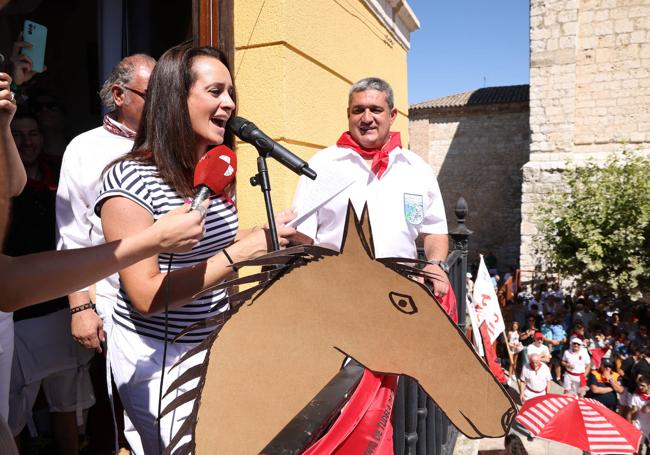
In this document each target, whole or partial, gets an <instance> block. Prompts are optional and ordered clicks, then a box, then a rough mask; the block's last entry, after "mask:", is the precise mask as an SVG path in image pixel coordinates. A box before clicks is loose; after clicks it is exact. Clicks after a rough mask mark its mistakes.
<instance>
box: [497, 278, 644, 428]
mask: <svg viewBox="0 0 650 455" xmlns="http://www.w3.org/2000/svg"><path fill="white" fill-rule="evenodd" d="M503 312H504V319H505V320H506V321H507V330H506V334H505V335H506V336H505V340H504V342H503V343H502V347H503V349H502V354H501V358H502V359H503V363H504V365H505V366H506V368H507V370H508V371H509V373H510V376H511V377H515V378H516V379H517V382H518V385H519V392H520V398H521V401H522V402H525V401H526V400H528V399H531V398H533V397H537V396H541V395H545V394H548V393H551V384H552V383H556V384H557V386H558V388H559V387H561V390H562V393H564V394H570V395H573V396H577V397H587V398H592V399H594V400H597V401H599V402H600V403H602V404H603V405H605V406H606V407H607V408H609V409H611V410H612V411H615V412H618V413H619V414H620V415H622V416H623V417H624V418H626V419H627V420H628V421H629V422H631V423H634V424H635V425H637V426H638V427H639V428H640V429H641V430H642V431H643V433H644V435H645V437H646V438H647V437H648V436H649V435H650V395H649V394H648V392H649V391H650V389H649V384H648V382H649V381H650V348H649V346H648V326H649V325H650V311H649V310H648V308H647V305H644V304H634V303H633V302H626V303H623V302H621V301H620V300H617V299H614V298H608V297H606V296H601V295H599V294H598V293H597V292H595V291H591V292H588V291H581V290H575V291H574V292H572V293H569V292H565V291H563V290H561V289H560V287H559V286H558V284H557V282H553V283H551V284H547V283H542V284H541V285H540V286H539V287H538V288H537V289H535V291H534V292H533V291H532V289H531V288H530V287H529V288H527V289H526V290H525V291H522V292H519V293H518V294H516V293H513V298H512V299H511V300H510V301H508V302H507V304H506V306H505V307H504V308H503ZM506 342H507V347H506V346H505V344H506ZM557 390H558V389H556V392H555V393H557Z"/></svg>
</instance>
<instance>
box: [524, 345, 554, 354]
mask: <svg viewBox="0 0 650 455" xmlns="http://www.w3.org/2000/svg"><path fill="white" fill-rule="evenodd" d="M526 350H527V351H528V357H530V356H531V355H533V354H539V356H540V357H545V356H549V357H550V356H551V352H550V351H549V350H548V346H546V345H545V344H543V345H541V346H539V347H538V346H535V345H534V344H529V345H528V346H527V347H526Z"/></svg>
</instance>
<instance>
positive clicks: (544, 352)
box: [526, 332, 551, 363]
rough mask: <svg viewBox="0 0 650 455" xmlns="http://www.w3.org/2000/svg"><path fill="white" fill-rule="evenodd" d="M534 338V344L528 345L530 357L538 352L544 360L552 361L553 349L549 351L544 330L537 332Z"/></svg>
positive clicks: (527, 349) (546, 361)
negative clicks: (545, 342)
mask: <svg viewBox="0 0 650 455" xmlns="http://www.w3.org/2000/svg"><path fill="white" fill-rule="evenodd" d="M533 340H534V341H533V344H529V345H528V346H527V347H526V351H527V353H528V358H529V359H530V356H531V355H532V354H537V355H538V356H539V359H540V360H541V361H542V362H544V363H549V362H550V361H551V351H549V350H548V346H546V345H545V344H544V335H543V334H542V332H535V335H534V336H533Z"/></svg>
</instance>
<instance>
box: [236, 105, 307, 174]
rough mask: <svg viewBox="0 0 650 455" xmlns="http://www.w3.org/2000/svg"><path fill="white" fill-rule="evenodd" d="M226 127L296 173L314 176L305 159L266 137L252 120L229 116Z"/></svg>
mask: <svg viewBox="0 0 650 455" xmlns="http://www.w3.org/2000/svg"><path fill="white" fill-rule="evenodd" d="M227 127H228V129H229V130H230V131H232V133H233V134H235V135H236V136H237V137H238V138H239V139H241V140H242V141H244V142H248V143H249V144H252V145H254V146H255V148H256V149H257V150H258V151H259V152H260V153H261V154H263V155H264V156H266V155H268V156H270V157H271V158H275V159H276V160H278V161H279V162H280V163H282V164H283V165H285V166H286V167H288V168H289V169H291V170H292V171H293V172H295V173H296V174H298V175H305V176H307V177H309V178H310V179H312V180H314V179H315V178H316V172H314V170H313V169H312V168H310V167H309V165H308V164H307V162H306V161H305V160H303V159H301V158H298V157H297V156H296V155H294V154H293V153H291V152H290V151H289V150H287V149H286V148H284V147H282V146H281V145H280V144H278V143H277V142H275V141H274V140H273V139H271V138H270V137H268V136H267V135H266V134H264V133H263V132H262V130H260V129H259V128H258V127H257V126H255V124H254V123H253V122H250V121H248V120H246V119H245V118H243V117H231V118H230V120H228V125H227Z"/></svg>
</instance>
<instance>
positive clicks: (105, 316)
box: [56, 54, 156, 352]
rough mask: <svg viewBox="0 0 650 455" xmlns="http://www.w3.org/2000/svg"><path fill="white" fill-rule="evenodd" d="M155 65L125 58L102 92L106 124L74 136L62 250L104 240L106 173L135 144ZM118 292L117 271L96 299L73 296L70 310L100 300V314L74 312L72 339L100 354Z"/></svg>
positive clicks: (61, 205) (62, 188) (85, 292)
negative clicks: (99, 208) (101, 206)
mask: <svg viewBox="0 0 650 455" xmlns="http://www.w3.org/2000/svg"><path fill="white" fill-rule="evenodd" d="M155 63H156V61H155V60H154V59H153V58H151V57H149V56H148V55H144V54H136V55H132V56H129V57H126V58H124V59H122V60H121V61H120V62H119V63H118V64H117V65H116V66H115V67H114V68H113V70H112V71H111V73H110V74H109V75H108V77H107V79H106V81H105V82H104V85H103V86H102V89H101V91H100V98H101V100H102V104H103V105H104V106H105V107H106V109H107V110H108V111H109V112H108V114H106V115H105V116H104V122H103V125H102V126H100V127H98V128H94V129H92V130H90V131H86V132H85V133H82V134H80V135H79V136H77V137H75V138H74V139H73V140H72V141H71V142H70V144H69V145H68V147H67V148H66V151H65V153H64V155H63V163H62V165H61V176H60V179H59V188H58V191H57V198H56V224H57V233H58V242H57V249H59V250H68V249H73V248H83V247H88V246H92V245H98V244H100V243H104V241H105V240H104V235H103V233H102V229H101V221H100V219H99V217H98V216H97V215H95V213H94V211H93V208H94V205H95V200H96V199H97V194H98V192H99V187H100V185H101V175H102V172H103V171H104V168H106V166H107V165H108V164H109V163H110V162H112V161H113V160H115V159H116V158H119V157H121V156H123V155H124V154H125V153H127V152H129V151H130V150H131V148H132V147H133V138H134V137H135V131H136V130H137V129H138V125H139V123H140V117H141V116H142V107H143V106H144V95H145V93H146V91H147V84H148V83H149V76H150V75H151V71H152V70H153V67H154V65H155ZM117 290H118V278H117V274H115V275H112V276H111V277H109V278H107V279H105V280H102V281H100V282H98V283H97V285H96V286H95V293H96V297H94V296H92V297H91V295H90V292H89V289H88V288H86V289H82V290H79V291H78V292H75V293H72V294H70V295H69V296H68V300H69V303H70V308H75V307H78V306H81V305H84V304H86V303H88V302H91V301H93V302H94V303H95V304H96V308H97V313H95V312H94V311H78V312H76V313H74V314H73V316H72V321H71V330H72V337H73V338H74V339H75V340H76V341H77V342H78V343H79V344H81V345H82V346H84V347H86V348H88V349H95V350H97V351H98V352H101V343H102V342H103V341H105V332H106V331H107V330H108V326H109V325H110V323H111V318H110V311H111V308H112V304H113V301H114V300H115V296H116V295H117ZM90 291H92V288H91V289H90Z"/></svg>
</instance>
